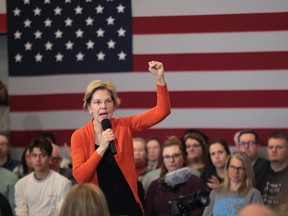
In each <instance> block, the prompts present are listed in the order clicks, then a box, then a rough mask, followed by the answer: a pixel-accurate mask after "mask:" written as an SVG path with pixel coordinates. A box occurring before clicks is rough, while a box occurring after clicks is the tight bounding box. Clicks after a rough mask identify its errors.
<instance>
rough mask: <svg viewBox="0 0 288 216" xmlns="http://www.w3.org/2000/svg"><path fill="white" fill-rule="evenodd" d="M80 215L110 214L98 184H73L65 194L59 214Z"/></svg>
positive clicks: (97, 215)
mask: <svg viewBox="0 0 288 216" xmlns="http://www.w3.org/2000/svg"><path fill="white" fill-rule="evenodd" d="M123 198H124V197H123ZM82 215H83V216H84V215H85V216H109V215H110V213H109V210H108V205H107V201H106V198H105V196H104V194H103V192H102V191H101V189H100V188H99V187H98V186H96V185H94V184H92V183H85V184H76V185H74V186H73V187H72V188H71V190H70V191H69V193H68V194H67V197H66V199H65V201H64V204H63V207H62V208H61V212H60V216H82Z"/></svg>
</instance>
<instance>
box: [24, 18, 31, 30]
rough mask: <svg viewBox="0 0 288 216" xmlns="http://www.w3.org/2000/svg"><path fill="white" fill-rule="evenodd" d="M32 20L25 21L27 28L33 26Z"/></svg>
mask: <svg viewBox="0 0 288 216" xmlns="http://www.w3.org/2000/svg"><path fill="white" fill-rule="evenodd" d="M31 23H32V22H31V20H29V19H26V20H25V21H24V27H25V28H30V27H31Z"/></svg>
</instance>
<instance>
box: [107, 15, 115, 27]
mask: <svg viewBox="0 0 288 216" xmlns="http://www.w3.org/2000/svg"><path fill="white" fill-rule="evenodd" d="M106 21H107V25H114V21H115V19H114V18H113V17H111V16H109V17H108V19H106Z"/></svg>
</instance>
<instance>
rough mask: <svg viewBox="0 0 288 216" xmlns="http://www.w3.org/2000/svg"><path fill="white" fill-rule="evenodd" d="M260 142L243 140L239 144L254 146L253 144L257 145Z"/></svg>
mask: <svg viewBox="0 0 288 216" xmlns="http://www.w3.org/2000/svg"><path fill="white" fill-rule="evenodd" d="M257 144H258V143H257V142H256V141H255V140H249V141H248V142H245V141H242V142H239V146H246V145H248V146H253V145H257Z"/></svg>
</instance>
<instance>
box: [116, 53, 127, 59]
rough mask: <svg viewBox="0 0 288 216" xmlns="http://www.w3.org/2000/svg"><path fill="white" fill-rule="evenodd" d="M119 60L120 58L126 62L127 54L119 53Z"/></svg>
mask: <svg viewBox="0 0 288 216" xmlns="http://www.w3.org/2000/svg"><path fill="white" fill-rule="evenodd" d="M118 58H119V60H125V59H126V53H124V52H123V51H121V52H120V53H118Z"/></svg>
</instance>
